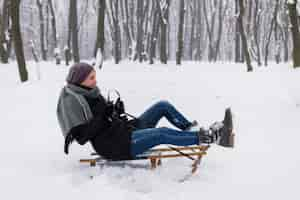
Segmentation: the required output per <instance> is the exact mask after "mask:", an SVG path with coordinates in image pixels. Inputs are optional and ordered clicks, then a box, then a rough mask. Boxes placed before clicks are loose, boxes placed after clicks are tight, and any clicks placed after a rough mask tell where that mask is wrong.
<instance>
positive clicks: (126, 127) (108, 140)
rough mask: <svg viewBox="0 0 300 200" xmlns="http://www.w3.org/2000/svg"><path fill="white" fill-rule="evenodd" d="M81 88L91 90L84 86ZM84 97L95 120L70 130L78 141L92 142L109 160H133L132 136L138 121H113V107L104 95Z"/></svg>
mask: <svg viewBox="0 0 300 200" xmlns="http://www.w3.org/2000/svg"><path fill="white" fill-rule="evenodd" d="M80 87H83V88H85V89H89V88H86V87H84V86H80ZM84 97H85V99H86V100H87V102H88V104H89V106H90V109H91V111H92V113H93V116H94V118H93V119H92V120H91V121H90V122H89V123H87V124H82V125H79V126H76V127H73V128H72V129H71V130H70V131H71V133H72V134H73V135H74V137H75V139H76V141H77V142H78V143H79V144H81V145H84V144H85V143H86V142H87V141H90V142H91V144H92V146H93V148H94V149H95V151H96V152H97V153H98V154H99V155H101V156H103V157H105V158H107V159H112V160H126V159H132V157H131V155H130V143H131V134H132V131H133V130H135V128H134V127H135V126H136V125H137V120H129V121H127V120H122V119H120V118H113V119H111V117H110V116H111V111H112V110H111V107H110V106H109V105H108V103H107V102H106V100H105V99H104V97H103V96H102V95H100V96H99V97H98V98H90V97H86V96H84Z"/></svg>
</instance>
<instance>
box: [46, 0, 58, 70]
mask: <svg viewBox="0 0 300 200" xmlns="http://www.w3.org/2000/svg"><path fill="white" fill-rule="evenodd" d="M48 5H49V7H50V13H51V26H52V39H53V46H54V52H53V53H54V57H55V59H56V64H57V65H59V64H60V60H61V56H60V51H59V47H58V41H57V40H58V38H57V31H56V17H55V12H54V8H53V4H52V0H48Z"/></svg>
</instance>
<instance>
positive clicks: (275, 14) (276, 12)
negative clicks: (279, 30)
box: [265, 0, 279, 66]
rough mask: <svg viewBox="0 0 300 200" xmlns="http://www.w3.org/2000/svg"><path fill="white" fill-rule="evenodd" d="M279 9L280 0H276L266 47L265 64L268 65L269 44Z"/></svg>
mask: <svg viewBox="0 0 300 200" xmlns="http://www.w3.org/2000/svg"><path fill="white" fill-rule="evenodd" d="M278 9H279V0H276V3H275V9H274V13H273V18H272V21H271V26H270V30H269V34H268V39H267V44H266V47H265V66H267V65H268V56H269V45H270V42H271V36H272V32H273V30H274V28H273V27H274V26H276V24H277V22H276V20H277V14H278ZM275 34H276V33H275Z"/></svg>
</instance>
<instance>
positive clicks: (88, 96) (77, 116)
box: [57, 63, 232, 160]
mask: <svg viewBox="0 0 300 200" xmlns="http://www.w3.org/2000/svg"><path fill="white" fill-rule="evenodd" d="M66 82H67V84H66V85H65V86H64V87H63V88H62V90H61V92H60V96H59V99H58V104H57V118H58V122H59V125H60V128H61V130H62V132H63V135H64V137H65V146H64V151H65V153H66V154H68V148H69V145H70V144H71V143H72V142H73V141H74V140H76V141H77V142H78V143H79V144H80V145H84V144H86V143H87V142H88V141H89V142H91V144H92V147H93V148H94V150H95V151H96V152H97V153H98V154H99V155H101V156H103V157H104V158H106V159H112V160H128V159H129V160H130V159H134V158H135V157H136V156H137V155H139V154H142V153H143V152H145V151H147V150H149V149H150V148H152V147H155V146H157V145H160V144H171V145H177V146H187V145H199V144H211V143H216V144H219V145H221V146H225V147H230V146H231V145H232V144H230V142H229V140H230V139H229V137H230V134H231V131H232V119H231V112H230V109H227V110H226V112H225V118H224V120H223V121H222V122H215V123H213V125H212V126H210V128H209V129H204V128H199V129H198V130H197V131H192V130H191V128H192V127H196V126H197V125H198V123H197V121H195V120H194V121H189V120H187V119H186V117H184V116H183V114H181V113H180V112H179V111H178V110H177V109H176V108H175V107H174V106H173V105H172V104H171V103H170V102H168V101H159V102H157V103H155V104H154V105H152V106H151V107H150V108H148V109H147V110H146V111H145V112H144V113H142V114H141V115H140V116H139V117H137V118H134V119H131V120H128V119H127V118H124V117H121V115H122V114H124V113H125V110H124V104H123V102H122V101H120V99H119V101H118V103H115V104H114V103H111V102H110V101H108V100H107V99H105V98H104V97H103V96H102V95H101V93H100V90H99V88H98V87H97V85H96V83H97V82H96V71H95V70H94V68H93V67H92V66H91V65H89V64H87V63H76V64H74V65H73V66H72V67H71V68H70V70H69V73H68V75H67V78H66ZM162 117H166V118H167V120H168V121H169V122H170V123H171V124H173V125H174V126H176V127H177V128H178V129H180V130H177V129H172V128H166V127H159V128H156V125H157V124H158V122H159V120H160V119H161V118H162Z"/></svg>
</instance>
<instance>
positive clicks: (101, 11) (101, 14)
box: [94, 0, 106, 56]
mask: <svg viewBox="0 0 300 200" xmlns="http://www.w3.org/2000/svg"><path fill="white" fill-rule="evenodd" d="M97 9H98V19H97V21H98V22H97V39H96V45H95V49H94V56H96V54H97V51H98V49H99V48H100V49H101V53H102V55H104V42H105V38H104V22H105V9H106V3H105V0H98V8H97Z"/></svg>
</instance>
